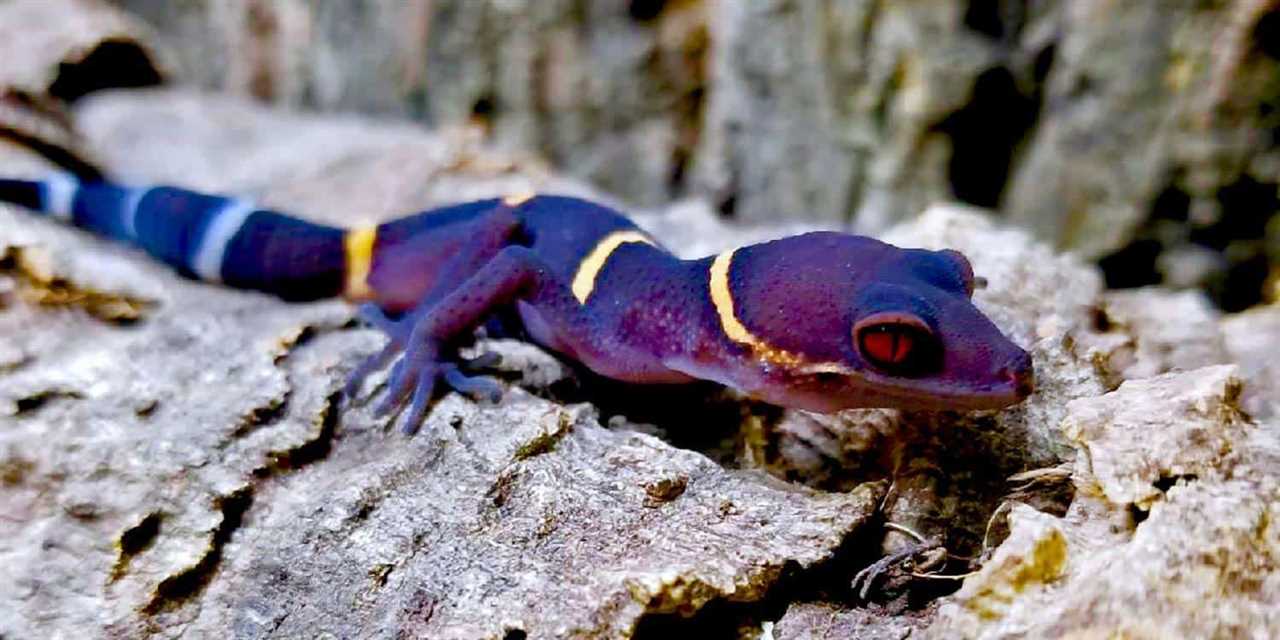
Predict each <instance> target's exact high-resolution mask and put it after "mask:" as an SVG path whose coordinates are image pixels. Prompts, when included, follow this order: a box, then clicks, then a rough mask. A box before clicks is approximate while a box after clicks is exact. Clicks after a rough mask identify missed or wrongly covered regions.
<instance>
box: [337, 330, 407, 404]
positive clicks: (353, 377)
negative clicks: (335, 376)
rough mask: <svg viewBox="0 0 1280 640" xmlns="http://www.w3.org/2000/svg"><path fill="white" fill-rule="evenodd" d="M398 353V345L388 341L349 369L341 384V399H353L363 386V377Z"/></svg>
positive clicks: (385, 363)
mask: <svg viewBox="0 0 1280 640" xmlns="http://www.w3.org/2000/svg"><path fill="white" fill-rule="evenodd" d="M398 353H400V345H398V344H396V343H395V341H392V342H388V343H387V345H386V346H385V347H383V348H382V349H381V350H380V351H378V352H377V353H375V354H373V355H371V356H369V357H368V358H365V360H364V361H363V362H361V363H360V364H359V365H357V366H356V368H355V369H352V370H351V373H349V374H347V380H346V382H345V383H344V384H343V385H342V395H341V401H342V402H343V403H344V404H345V403H347V402H350V401H351V400H353V399H355V397H356V395H357V394H358V393H360V387H362V386H364V381H365V378H368V377H369V374H371V373H373V372H374V371H378V370H380V369H382V368H384V367H386V366H387V364H388V363H390V362H391V359H392V358H394V357H395V356H396V354H398Z"/></svg>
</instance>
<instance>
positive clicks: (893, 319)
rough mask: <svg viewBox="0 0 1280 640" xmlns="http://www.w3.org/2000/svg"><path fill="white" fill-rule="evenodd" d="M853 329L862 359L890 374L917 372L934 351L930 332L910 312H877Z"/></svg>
mask: <svg viewBox="0 0 1280 640" xmlns="http://www.w3.org/2000/svg"><path fill="white" fill-rule="evenodd" d="M853 331H854V335H855V336H856V338H857V344H858V352H859V353H860V354H862V358H863V359H864V360H866V361H867V362H869V363H870V364H871V365H873V366H875V367H877V368H880V369H883V370H885V371H887V372H889V373H893V374H898V375H911V374H915V373H919V372H921V370H923V369H924V368H925V367H926V366H927V365H928V363H929V359H930V358H929V356H930V354H931V353H933V352H934V351H935V349H934V347H935V342H936V341H935V340H934V338H933V332H932V331H930V330H929V327H928V325H926V324H925V323H924V322H923V321H921V320H920V319H919V318H916V317H915V316H911V315H906V314H901V313H878V314H875V315H873V316H871V317H869V318H866V319H864V320H863V321H862V322H859V323H858V324H857V326H855V327H854V330H853Z"/></svg>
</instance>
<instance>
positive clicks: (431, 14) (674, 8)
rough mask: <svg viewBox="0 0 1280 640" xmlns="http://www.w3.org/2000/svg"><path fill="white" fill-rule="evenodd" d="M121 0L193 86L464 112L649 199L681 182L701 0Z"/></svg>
mask: <svg viewBox="0 0 1280 640" xmlns="http://www.w3.org/2000/svg"><path fill="white" fill-rule="evenodd" d="M120 4H122V5H123V6H124V7H126V8H127V9H130V10H133V11H136V12H138V14H139V15H141V16H143V17H144V18H146V19H148V20H149V21H151V22H152V24H154V25H156V27H157V30H158V31H159V37H158V39H157V42H158V43H159V44H160V45H161V46H163V47H165V48H166V50H168V51H171V52H172V55H173V57H174V58H175V59H177V60H178V61H179V66H180V67H181V69H182V74H183V77H185V78H188V79H190V81H191V82H193V83H194V84H197V85H199V86H203V87H206V88H218V89H221V90H224V91H229V92H231V93H235V94H239V95H245V96H248V95H252V96H255V97H258V98H260V99H263V100H269V101H273V102H276V103H278V104H283V105H292V106H306V107H310V108H319V109H324V110H342V111H351V110H359V111H363V112H366V113H377V114H383V115H390V114H394V115H399V116H415V117H418V118H419V119H421V120H423V121H424V122H426V123H428V124H431V125H432V126H434V127H444V126H459V125H462V124H464V123H467V122H475V123H479V124H481V125H482V126H483V127H484V128H485V129H486V130H487V131H488V132H489V134H490V135H491V142H494V143H496V144H498V145H501V146H505V147H508V148H513V149H518V150H523V151H533V152H538V153H541V154H543V155H545V156H546V157H549V158H550V159H552V160H553V161H554V162H555V163H556V165H557V166H559V167H564V168H566V169H567V170H568V171H569V172H570V173H571V174H573V175H576V176H579V177H583V178H589V179H590V180H591V181H592V182H593V183H595V184H597V185H599V186H600V187H603V188H605V189H607V190H609V191H611V192H613V193H615V194H617V195H619V196H622V197H626V198H629V199H631V200H633V201H636V202H640V203H644V204H648V205H655V204H658V203H659V202H664V201H666V200H667V199H669V197H670V195H671V188H672V185H673V184H674V185H676V186H677V187H679V186H680V185H681V184H682V183H683V182H684V180H683V179H682V177H681V176H682V174H684V173H685V172H686V168H687V165H688V164H689V158H691V156H692V155H693V152H694V145H695V144H696V143H697V139H698V121H697V118H698V116H699V111H700V109H701V106H700V105H701V102H700V96H701V95H702V93H703V92H704V90H705V88H704V67H705V60H706V48H707V35H706V18H705V13H706V8H705V5H706V3H704V2H701V1H699V2H681V3H669V6H667V7H663V6H662V5H663V4H667V3H646V2H634V3H619V2H592V3H586V4H583V3H579V2H571V1H568V0H536V1H530V0H519V1H516V2H510V1H506V0H503V1H491V0H484V1H480V2H473V1H472V0H450V1H447V2H422V1H420V0H414V1H412V2H404V1H402V0H379V1H376V2H369V3H364V4H361V5H358V6H357V5H341V4H314V3H307V2H301V1H298V0H285V1H282V2H267V3H264V2H254V1H252V0H229V1H224V0H210V1H206V0H200V1H196V2H186V3H182V4H173V3H156V2H149V1H146V0H141V1H135V0H124V1H123V2H121V3H120ZM648 4H655V5H657V7H658V8H659V9H661V11H658V12H656V13H654V14H653V15H650V14H649V12H648V11H647V10H646V9H645V8H644V5H648ZM210 61H215V62H213V63H211V62H210Z"/></svg>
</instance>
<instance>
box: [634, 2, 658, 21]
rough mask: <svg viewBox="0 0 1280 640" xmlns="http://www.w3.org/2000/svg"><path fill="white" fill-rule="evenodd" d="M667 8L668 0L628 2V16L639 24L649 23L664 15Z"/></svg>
mask: <svg viewBox="0 0 1280 640" xmlns="http://www.w3.org/2000/svg"><path fill="white" fill-rule="evenodd" d="M666 8H667V0H630V1H629V2H627V15H629V16H631V19H632V20H635V21H637V22H648V21H650V20H653V19H654V18H657V17H658V16H660V15H662V10H663V9H666Z"/></svg>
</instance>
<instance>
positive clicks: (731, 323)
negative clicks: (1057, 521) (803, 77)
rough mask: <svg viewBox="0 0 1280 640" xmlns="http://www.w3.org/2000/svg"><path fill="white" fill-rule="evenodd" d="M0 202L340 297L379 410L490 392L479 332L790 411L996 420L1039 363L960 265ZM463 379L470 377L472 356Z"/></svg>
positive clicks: (143, 191) (621, 232)
mask: <svg viewBox="0 0 1280 640" xmlns="http://www.w3.org/2000/svg"><path fill="white" fill-rule="evenodd" d="M0 200H3V201H8V202H12V203H17V204H20V205H24V206H26V207H28V208H31V209H33V210H36V211H41V212H44V213H46V214H48V215H50V216H52V217H55V218H59V219H62V220H65V221H68V222H71V223H73V224H75V225H77V226H80V227H83V228H87V229H90V230H93V231H95V232H97V233H100V234H102V235H105V236H109V237H111V238H115V239H118V240H122V241H125V242H128V243H130V244H133V245H135V246H138V247H140V248H142V249H144V250H145V251H147V252H148V253H149V254H151V255H152V256H154V257H156V258H157V259H159V260H162V261H164V262H166V263H168V264H169V265H171V266H173V267H175V268H176V269H178V270H179V271H181V272H182V273H184V274H186V275H188V276H192V277H197V278H200V279H203V280H206V281H214V282H222V283H225V284H227V285H229V286H233V287H240V288H250V289H258V290H262V291H267V292H271V293H274V294H276V295H279V296H281V297H283V298H286V299H289V300H307V299H317V298H323V297H330V296H339V295H341V296H344V297H346V298H347V299H349V300H352V301H355V302H360V303H364V306H363V307H362V316H363V317H365V318H366V319H368V320H369V321H370V322H371V323H372V324H374V325H375V326H377V327H378V328H380V329H381V330H382V331H384V332H385V333H386V334H387V336H388V337H389V341H388V342H387V344H386V346H385V347H384V348H383V349H382V350H381V351H380V352H379V353H377V354H375V355H374V356H372V357H371V358H369V359H368V360H367V361H365V362H364V363H362V364H360V365H359V366H357V367H355V369H354V371H353V372H352V373H351V374H350V377H349V378H348V381H347V384H346V386H345V388H344V397H345V398H350V397H352V396H354V395H355V394H356V393H357V392H358V390H359V389H360V386H361V382H362V381H363V380H364V378H365V377H366V376H368V375H369V374H370V373H372V372H374V371H376V370H379V369H381V368H384V367H386V366H387V365H390V364H391V363H392V362H393V361H394V366H393V368H392V371H391V374H390V378H389V380H388V383H387V388H386V395H385V397H384V398H383V399H382V401H381V402H380V403H379V405H378V408H377V409H378V411H379V412H382V413H387V412H392V411H394V410H396V409H398V408H400V407H403V406H404V403H405V402H406V401H409V409H408V415H407V417H406V419H405V420H404V422H403V425H404V427H405V430H406V431H413V430H414V429H416V427H417V425H418V424H419V423H421V421H422V420H423V418H424V417H425V414H426V411H427V409H428V408H429V406H430V404H431V400H432V398H433V394H434V393H435V391H436V390H437V388H439V387H441V386H442V383H443V385H447V386H448V387H451V388H453V389H455V390H458V391H460V392H463V393H466V394H469V395H472V396H477V397H490V398H494V399H496V398H497V397H500V395H501V387H500V386H499V385H498V383H497V382H496V381H494V380H493V379H491V378H488V377H483V376H472V375H469V374H470V373H473V372H474V371H473V369H474V367H468V366H467V364H468V363H467V362H463V361H461V360H460V359H459V356H458V353H457V348H458V346H459V344H461V343H463V342H465V341H466V340H468V339H469V338H470V337H471V336H472V334H473V332H474V330H475V329H476V328H477V327H478V326H480V325H481V324H482V323H484V322H485V321H486V320H488V319H490V318H492V317H495V316H497V315H499V314H503V313H510V314H512V316H511V317H514V318H516V319H518V320H519V323H518V324H519V326H520V327H521V328H522V329H523V335H524V336H525V337H526V338H527V339H529V340H531V341H532V342H534V343H537V344H539V345H542V346H543V347H545V348H548V349H550V350H552V351H554V352H556V353H558V354H560V355H561V356H563V357H565V358H570V359H572V360H575V361H577V362H579V363H581V364H583V365H585V366H586V367H587V368H589V369H591V370H592V371H594V372H596V373H598V374H601V375H604V376H607V377H610V378H615V379H618V380H622V381H627V382H634V383H663V384H666V383H684V382H691V381H694V380H711V381H715V382H718V383H720V384H723V385H725V386H728V387H731V388H733V389H736V390H738V391H740V392H742V393H744V394H746V395H748V396H751V397H754V398H759V399H762V400H764V401H767V402H770V403H774V404H777V405H781V406H786V407H795V408H801V409H808V410H812V411H820V412H834V411H838V410H841V409H846V408H854V407H896V408H903V409H931V410H932V409H961V410H964V409H997V408H1001V407H1006V406H1009V405H1012V404H1015V403H1017V402H1019V401H1021V400H1022V399H1024V398H1026V397H1027V395H1028V394H1029V393H1031V391H1032V386H1033V385H1032V377H1033V375H1032V365H1031V358H1030V356H1029V355H1028V354H1027V352H1026V351H1024V350H1022V349H1021V348H1019V347H1018V346H1017V345H1015V344H1014V343H1013V342H1011V341H1010V340H1009V339H1008V338H1006V337H1005V336H1004V335H1003V334H1001V332H1000V330H999V329H998V328H996V326H995V325H994V324H992V322H991V321H990V320H988V319H987V318H986V317H985V316H984V315H983V314H982V313H981V312H980V311H979V310H978V309H977V307H975V306H974V305H973V303H972V302H971V300H970V298H971V296H972V294H973V289H974V282H975V278H974V275H973V270H972V268H971V267H970V265H969V262H968V260H966V259H965V257H964V256H963V255H962V254H960V253H959V252H956V251H952V250H943V251H927V250H923V249H902V248H898V247H895V246H892V245H889V244H885V243H883V242H880V241H878V240H875V239H872V238H866V237H861V236H855V235H848V234H843V233H831V232H816V233H806V234H802V235H798V236H793V237H788V238H783V239H780V240H774V241H772V242H765V243H761V244H755V245H750V246H746V247H741V248H738V249H733V250H729V251H725V252H723V253H720V254H718V255H715V256H711V257H707V258H701V259H697V260H682V259H680V258H677V257H676V256H674V255H672V254H671V253H670V252H668V251H667V250H665V249H663V248H662V246H661V245H660V244H659V243H658V242H657V241H656V240H654V239H653V238H652V237H650V236H649V235H648V234H646V233H645V232H644V231H643V230H641V229H639V228H638V227H637V226H636V225H635V224H634V223H632V222H631V221H630V220H628V219H627V218H626V217H625V216H623V215H622V214H620V213H618V212H617V211H614V210H613V209H610V208H608V207H605V206H602V205H600V204H596V203H593V202H588V201H586V200H581V199H577V198H571V197H563V196H549V195H527V196H514V197H507V198H501V199H491V200H481V201H478V202H470V203H466V204H459V205H455V206H448V207H443V208H439V209H434V210H430V211H426V212H423V213H419V214H416V215H412V216H408V217H404V218H400V219H398V220H393V221H391V222H387V223H384V224H381V225H378V226H376V227H368V228H360V229H352V230H343V229H338V228H334V227H328V226H323V225H317V224H312V223H309V222H305V221H303V220H300V219H298V218H293V217H289V216H286V215H283V214H280V213H277V212H273V211H268V210H264V209H260V208H258V207H257V206H255V205H254V204H252V203H251V202H249V201H246V200H242V199H236V198H225V197H219V196H210V195H203V194H199V193H194V192H191V191H186V190H183V189H178V188H173V187H144V188H129V187H124V186H121V185H116V184H111V183H107V182H94V183H85V184H81V183H80V182H78V181H76V180H75V179H74V178H71V177H69V176H66V175H56V176H53V177H51V178H50V179H47V180H44V181H39V182H35V181H24V180H0ZM472 364H475V363H472Z"/></svg>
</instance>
